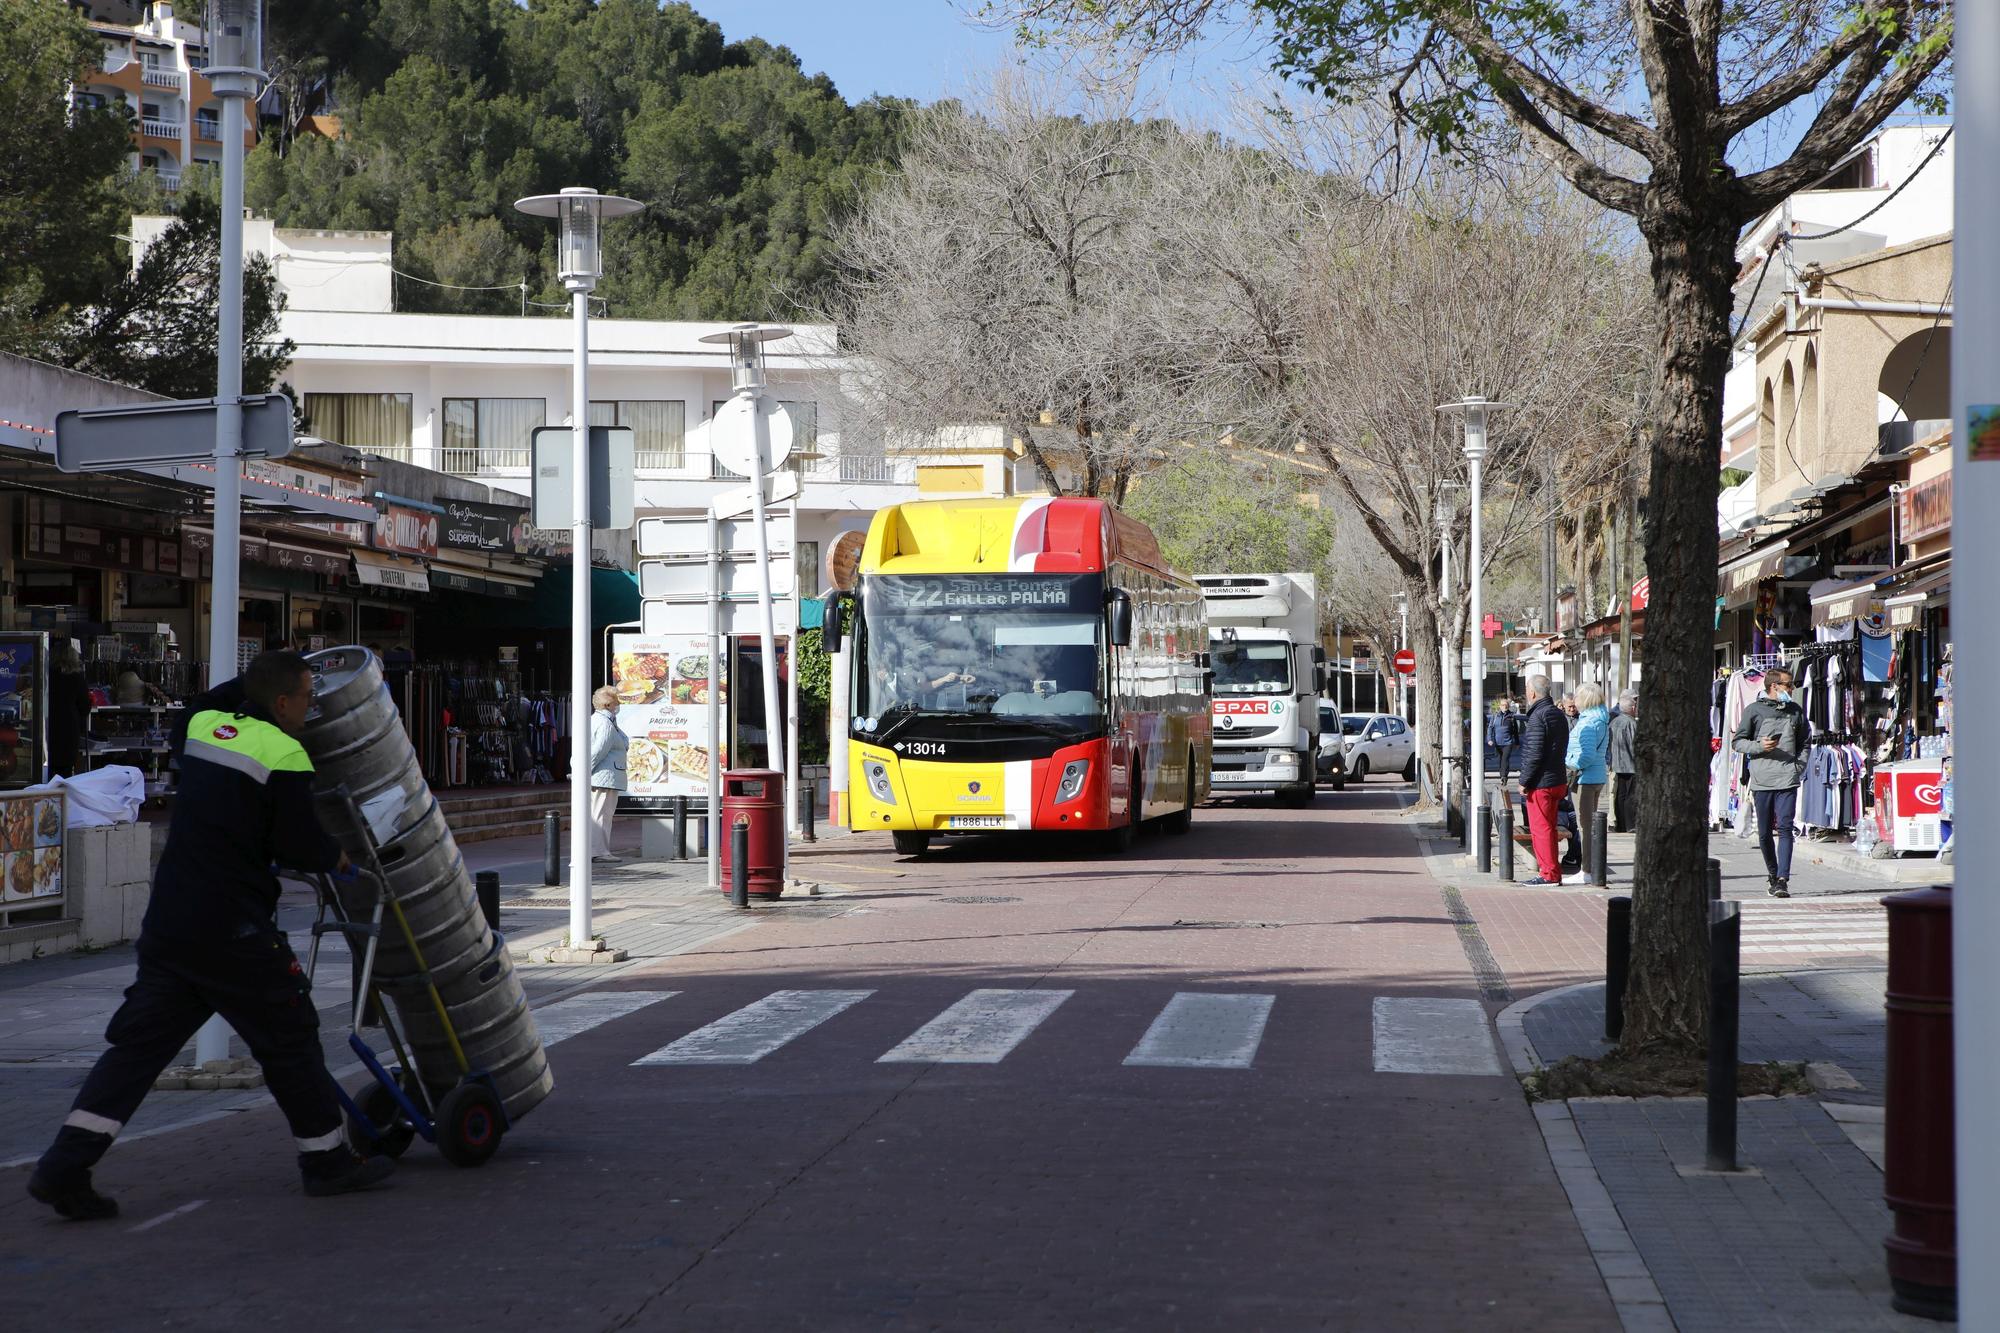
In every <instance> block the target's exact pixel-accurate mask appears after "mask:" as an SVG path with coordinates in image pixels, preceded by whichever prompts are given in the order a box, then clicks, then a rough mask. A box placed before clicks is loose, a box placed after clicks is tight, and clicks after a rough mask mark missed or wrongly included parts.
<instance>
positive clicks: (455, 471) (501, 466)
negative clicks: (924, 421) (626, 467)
mask: <svg viewBox="0 0 2000 1333" xmlns="http://www.w3.org/2000/svg"><path fill="white" fill-rule="evenodd" d="M633 464H634V470H635V471H636V472H637V473H638V475H639V476H641V477H647V478H658V479H667V480H679V481H744V480H747V478H745V477H744V476H743V475H742V474H741V473H739V472H733V471H731V470H730V469H729V468H727V467H725V466H723V464H722V461H721V460H720V459H718V458H716V457H715V456H714V455H713V454H710V453H708V452H706V451H705V450H700V449H695V448H691V447H683V448H680V449H641V450H638V451H637V453H636V454H635V455H634V457H633ZM439 466H440V467H441V469H442V470H443V471H445V472H449V473H451V474H452V475H454V476H460V477H487V476H508V475H515V476H520V475H525V474H526V473H527V471H528V450H526V449H520V448H494V447H487V448H462V447H455V448H446V449H443V450H441V451H440V459H439ZM785 471H787V472H791V473H794V474H796V475H797V476H798V478H799V480H800V481H801V482H804V483H807V484H820V485H833V486H856V485H860V486H869V485H873V486H910V485H914V484H915V483H916V461H915V460H914V459H910V458H885V457H881V456H879V455H877V456H870V455H859V454H858V455H854V456H851V457H848V456H841V455H811V456H805V455H794V456H793V457H792V458H791V460H790V461H788V462H787V463H786V464H785Z"/></svg>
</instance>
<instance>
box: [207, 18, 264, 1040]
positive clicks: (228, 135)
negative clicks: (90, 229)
mask: <svg viewBox="0 0 2000 1333" xmlns="http://www.w3.org/2000/svg"><path fill="white" fill-rule="evenodd" d="M203 23H204V25H205V29H204V35H205V36H206V37H207V39H208V54H209V66H208V69H207V71H206V73H207V75H208V79H209V83H210V85H211V86H212V87H213V88H214V89H215V95H216V96H217V97H218V98H220V99H221V101H222V237H221V242H222V245H221V253H220V254H219V256H218V272H217V282H216V298H217V299H216V315H215V399H216V404H215V513H214V522H213V531H214V533H215V552H214V556H213V566H214V574H213V576H212V578H211V581H210V584H209V596H208V606H209V610H208V684H209V686H210V687H211V688H212V687H214V686H216V685H220V684H221V683H222V682H223V681H225V680H228V679H230V678H231V677H233V676H235V675H236V674H237V670H236V629H237V599H238V588H239V587H240V582H239V579H238V572H239V568H240V565H241V561H242V559H243V402H242V398H243V136H244V133H245V129H244V122H245V119H246V117H245V115H244V108H245V106H247V105H248V104H249V102H250V99H251V98H253V97H255V96H256V95H257V89H258V86H259V85H260V84H262V83H263V81H264V69H263V64H264V15H263V4H262V0H209V4H208V9H207V12H206V13H205V14H204V16H203ZM228 1057H229V1025H228V1024H227V1023H225V1022H223V1021H222V1019H221V1018H220V1017H215V1018H211V1019H209V1020H208V1022H206V1023H204V1024H203V1025H202V1028H201V1031H200V1032H199V1033H197V1034H196V1036H195V1059H196V1060H197V1061H198V1062H202V1063H206V1062H207V1061H210V1060H225V1059H227V1058H228Z"/></svg>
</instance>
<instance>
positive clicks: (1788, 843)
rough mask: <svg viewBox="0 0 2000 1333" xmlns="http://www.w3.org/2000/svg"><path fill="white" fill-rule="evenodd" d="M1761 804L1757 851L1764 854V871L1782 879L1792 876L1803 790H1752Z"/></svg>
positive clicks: (1758, 809) (1753, 798)
mask: <svg viewBox="0 0 2000 1333" xmlns="http://www.w3.org/2000/svg"><path fill="white" fill-rule="evenodd" d="M1750 799H1751V801H1752V802H1754V803H1755V805H1756V807H1757V850H1758V851H1760V852H1762V853H1764V872H1765V873H1766V874H1768V875H1772V876H1775V877H1776V878H1778V879H1790V878H1791V877H1792V820H1793V818H1794V817H1795V816H1796V815H1797V814H1798V811H1799V789H1798V788H1797V787H1787V788H1785V790H1783V791H1752V792H1751V793H1750Z"/></svg>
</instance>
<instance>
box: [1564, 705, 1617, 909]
mask: <svg viewBox="0 0 2000 1333" xmlns="http://www.w3.org/2000/svg"><path fill="white" fill-rule="evenodd" d="M1610 739H1611V714H1610V712H1609V711H1608V710H1607V709H1606V708H1605V707H1604V691H1603V689H1601V688H1600V687H1598V686H1596V685H1581V686H1578V687H1577V691H1576V722H1575V724H1574V725H1572V726H1571V727H1570V729H1569V752H1568V753H1567V754H1566V755H1565V756H1564V762H1565V763H1566V764H1567V765H1568V767H1569V770H1570V773H1571V774H1572V775H1573V776H1572V777H1571V779H1570V789H1571V794H1572V795H1573V796H1574V798H1575V802H1576V828H1577V833H1578V835H1579V837H1580V841H1581V843H1582V846H1583V874H1582V876H1581V878H1588V877H1589V875H1590V868H1591V867H1592V866H1593V865H1595V864H1596V862H1594V861H1592V860H1591V859H1590V858H1591V855H1592V853H1593V851H1594V850H1595V849H1593V848H1592V847H1591V845H1590V840H1591V839H1592V838H1593V837H1595V836H1596V833H1597V804H1598V801H1599V799H1600V798H1602V797H1603V795H1604V784H1605V782H1606V781H1608V780H1609V778H1610V773H1609V772H1608V770H1607V769H1606V768H1605V763H1604V755H1605V747H1606V745H1607V744H1608V743H1609V741H1610Z"/></svg>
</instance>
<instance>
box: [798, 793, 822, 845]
mask: <svg viewBox="0 0 2000 1333" xmlns="http://www.w3.org/2000/svg"><path fill="white" fill-rule="evenodd" d="M817 786H818V784H817V783H813V782H802V783H800V784H799V794H800V795H801V796H803V797H805V801H806V806H805V809H803V810H801V811H800V812H799V818H800V821H801V824H800V828H801V836H802V837H804V838H805V840H806V841H807V842H818V841H819V835H818V834H817V833H815V832H814V831H813V816H814V815H816V814H818V813H819V811H818V806H819V792H818V791H817V790H816V787H817Z"/></svg>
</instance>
